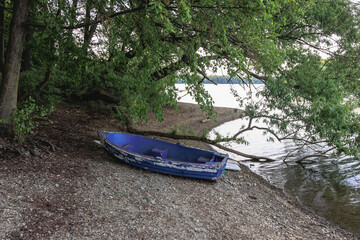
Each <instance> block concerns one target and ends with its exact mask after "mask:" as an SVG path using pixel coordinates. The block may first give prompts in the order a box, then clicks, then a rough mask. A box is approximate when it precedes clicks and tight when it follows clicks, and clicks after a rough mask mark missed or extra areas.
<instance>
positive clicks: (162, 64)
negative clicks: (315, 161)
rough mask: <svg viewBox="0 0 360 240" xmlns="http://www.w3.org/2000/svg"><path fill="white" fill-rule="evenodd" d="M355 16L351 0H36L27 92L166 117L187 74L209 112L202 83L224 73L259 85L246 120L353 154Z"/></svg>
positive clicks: (359, 126)
mask: <svg viewBox="0 0 360 240" xmlns="http://www.w3.org/2000/svg"><path fill="white" fill-rule="evenodd" d="M359 21H360V16H359V5H358V4H355V3H352V2H351V1H348V0H326V1H325V0H310V1H308V0H296V1H295V0H257V1H252V0H236V1H235V0H176V1H175V0H126V1H121V0H101V1H95V0H87V1H75V0H72V1H71V0H68V1H64V0H62V1H50V0H41V1H37V2H36V3H34V4H33V6H32V9H31V13H30V19H29V24H28V26H29V27H31V28H32V29H33V30H34V34H33V38H32V40H31V41H30V42H28V43H27V44H28V45H29V47H30V48H31V49H32V68H31V69H30V70H29V71H28V73H27V75H26V72H25V73H24V74H23V75H22V77H23V79H24V81H22V82H21V86H20V92H22V93H23V94H25V93H27V92H30V93H32V94H33V95H40V97H41V98H42V99H45V100H46V101H51V100H54V99H57V100H59V99H58V96H61V98H62V99H71V98H73V97H74V95H76V96H81V95H82V94H86V93H89V92H91V91H93V90H100V91H101V92H102V93H106V95H110V96H112V97H113V98H116V99H118V101H119V102H117V105H120V106H121V107H118V108H117V109H118V111H119V113H118V114H120V115H123V116H124V115H126V117H130V118H131V119H138V118H146V114H147V112H148V111H154V112H155V113H156V114H157V117H158V118H159V119H160V120H161V119H162V114H161V109H162V106H164V105H176V100H177V92H176V88H175V83H176V82H177V81H178V80H180V79H181V80H182V81H184V82H185V83H186V84H187V89H188V90H189V91H190V93H191V94H192V95H193V96H194V97H195V99H196V100H197V102H198V103H199V104H200V105H201V107H202V108H203V110H204V111H207V112H208V113H209V114H210V115H211V114H212V100H211V98H210V97H209V96H208V93H207V92H206V91H205V89H204V87H203V85H202V84H201V83H202V82H203V81H204V80H205V79H207V76H206V73H207V72H208V71H209V70H210V71H213V72H216V71H217V69H218V68H219V67H225V68H226V69H227V71H228V74H229V77H237V78H240V79H241V78H247V79H251V78H252V77H256V78H257V79H259V80H261V81H263V82H264V84H265V88H264V91H263V92H262V93H261V94H262V95H263V96H264V97H265V99H266V101H265V102H264V103H263V105H255V106H244V107H245V108H246V109H247V113H248V115H249V116H250V117H251V118H264V117H265V118H266V121H267V122H268V123H269V124H270V125H272V126H276V127H277V128H278V129H279V133H280V134H282V135H284V136H288V137H291V138H296V139H302V140H303V142H308V143H316V142H319V141H321V140H322V139H325V140H326V142H327V144H328V145H329V146H331V147H332V146H334V147H336V149H337V150H338V152H339V153H341V152H345V153H347V154H352V155H358V150H359V144H360V137H359V134H358V133H359V132H360V121H359V116H358V115H356V114H355V113H354V112H353V109H354V108H355V107H356V106H357V104H358V100H359V83H360V81H359V78H360V69H359V66H360V64H359V59H360V56H359V54H360V48H359V43H360V39H359V38H360V35H359ZM48 71H51V72H52V74H51V77H50V80H49V81H48V82H46V88H42V90H41V91H40V92H39V91H37V90H38V89H39V88H38V86H39V85H41V84H42V83H43V82H44V81H43V77H38V78H34V76H44V75H46V72H48ZM34 79H35V80H34ZM54 96H57V97H54ZM277 110H281V113H279V111H277ZM304 132H305V133H304Z"/></svg>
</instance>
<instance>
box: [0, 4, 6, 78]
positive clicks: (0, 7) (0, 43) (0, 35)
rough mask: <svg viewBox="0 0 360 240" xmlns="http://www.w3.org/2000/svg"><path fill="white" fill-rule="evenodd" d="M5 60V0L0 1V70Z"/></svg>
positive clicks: (2, 69) (2, 68) (2, 70)
mask: <svg viewBox="0 0 360 240" xmlns="http://www.w3.org/2000/svg"><path fill="white" fill-rule="evenodd" d="M4 62H5V0H1V2H0V71H1V73H3V72H4Z"/></svg>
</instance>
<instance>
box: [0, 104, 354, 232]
mask: <svg viewBox="0 0 360 240" xmlns="http://www.w3.org/2000/svg"><path fill="white" fill-rule="evenodd" d="M216 112H217V113H218V117H217V122H214V121H212V120H210V121H203V120H204V119H206V117H205V116H204V115H203V114H202V112H201V110H200V109H199V107H198V106H196V105H192V104H184V103H181V104H179V109H178V111H177V112H174V111H173V109H171V108H167V109H164V115H165V121H164V122H162V123H158V122H157V121H155V120H154V116H152V115H151V114H150V115H149V121H148V122H147V123H141V124H140V123H139V124H138V125H137V127H138V128H139V129H142V130H154V131H163V132H169V131H171V130H172V129H174V128H176V129H178V130H179V131H180V132H181V131H183V132H189V133H190V132H191V133H193V134H197V135H199V134H202V132H203V131H205V130H209V129H211V128H213V127H215V126H216V125H218V124H221V123H223V122H226V121H230V120H233V119H235V118H238V117H239V116H240V115H241V112H240V111H234V109H229V108H216ZM51 119H52V121H53V122H54V123H53V125H47V126H42V127H41V128H40V129H38V132H37V137H38V139H44V140H45V139H46V140H47V141H48V142H49V143H51V144H52V145H53V146H55V147H56V150H55V151H50V147H51V146H49V148H48V149H42V151H40V150H41V149H40V150H39V155H40V156H39V157H33V156H30V155H29V156H27V157H24V156H18V155H16V154H15V153H9V154H7V155H6V156H7V157H3V158H2V159H0V239H356V238H355V237H354V236H352V235H351V234H349V233H347V232H345V231H343V230H341V229H339V228H337V227H336V226H333V225H331V224H330V223H328V222H327V221H325V220H324V219H322V218H320V217H318V216H317V215H315V214H313V213H312V212H311V211H309V210H307V209H306V208H304V207H302V206H301V205H300V204H299V203H297V201H296V200H294V199H291V198H289V197H288V196H286V195H285V194H284V193H283V192H282V191H281V190H279V189H277V188H275V187H273V186H271V185H270V184H268V183H267V182H266V181H265V180H263V179H262V178H261V177H259V176H257V175H255V174H253V173H252V172H251V171H250V170H249V169H247V168H246V167H245V166H241V168H242V170H241V171H240V172H231V171H226V172H225V173H224V174H223V175H222V176H221V178H220V179H219V180H218V181H217V182H211V181H204V180H196V179H190V178H183V177H175V176H170V175H164V174H159V173H155V172H151V171H146V170H142V169H139V168H135V167H132V166H129V165H127V164H124V163H121V162H119V161H117V160H116V159H114V158H113V157H112V156H110V155H109V154H107V153H106V152H105V150H104V149H102V148H101V147H99V146H98V145H97V144H96V143H95V142H94V140H97V139H98V137H97V131H98V130H113V131H122V130H123V129H122V127H121V126H120V124H119V123H118V121H116V120H114V119H111V118H109V117H108V116H107V115H104V114H100V113H94V112H85V111H83V110H77V109H75V110H74V109H70V108H65V107H62V108H59V109H58V110H57V111H55V112H54V114H53V115H52V117H51ZM6 144H7V140H6V139H1V138H0V146H1V145H2V146H5V145H6ZM182 144H185V145H191V146H195V147H200V148H207V149H209V146H207V145H205V144H202V143H198V142H185V141H184V142H182ZM2 156H5V155H4V153H3V155H2Z"/></svg>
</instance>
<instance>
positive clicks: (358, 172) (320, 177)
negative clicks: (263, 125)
mask: <svg viewBox="0 0 360 240" xmlns="http://www.w3.org/2000/svg"><path fill="white" fill-rule="evenodd" d="M258 87H259V88H261V87H262V86H261V85H259V86H258ZM178 88H179V89H180V90H184V89H185V87H184V85H183V84H178ZM205 88H206V90H207V91H208V92H209V93H210V95H211V96H212V97H213V99H214V102H215V103H214V105H215V106H219V107H232V108H239V104H238V102H237V101H236V99H235V98H234V97H233V95H232V94H231V93H230V85H227V84H224V85H217V86H215V85H212V84H207V85H205ZM236 90H237V91H238V93H239V94H240V95H241V96H243V97H246V96H248V95H247V91H248V89H243V88H241V87H240V86H236ZM255 92H256V91H254V89H253V93H252V95H253V96H254V97H255ZM183 95H185V92H182V93H181V94H180V96H183ZM255 98H256V97H255ZM180 101H181V102H190V103H194V100H193V99H192V98H191V97H190V96H189V95H185V96H184V97H182V98H181V100H180ZM246 123H247V121H246V120H243V119H238V120H234V121H231V122H228V123H225V124H223V125H221V126H219V127H217V128H216V129H214V131H217V132H219V133H221V134H231V133H232V134H234V133H236V132H237V131H238V130H239V128H240V127H241V125H243V124H246ZM211 136H214V132H212V133H210V137H211ZM245 137H246V139H247V140H248V141H249V142H250V144H249V145H238V144H231V145H230V146H231V147H232V148H233V149H236V150H238V151H241V152H245V153H249V154H253V155H260V156H267V157H271V158H274V159H279V161H276V162H271V163H257V162H243V163H244V164H245V165H247V166H249V167H250V169H252V170H253V171H254V172H255V173H257V174H260V175H261V176H263V177H264V178H265V179H267V180H268V181H269V182H271V183H272V184H274V185H275V186H277V187H280V188H283V189H284V190H285V191H286V192H287V193H289V194H291V195H292V196H295V197H296V198H298V199H299V200H300V201H301V202H302V203H303V204H305V205H306V206H308V207H310V208H311V209H313V210H314V211H315V212H316V213H318V214H319V215H321V216H323V217H324V218H326V219H327V220H328V221H330V222H332V223H334V224H336V225H338V226H340V227H342V228H344V229H346V230H347V231H350V232H352V233H354V234H355V235H357V236H360V162H359V161H355V160H353V159H352V158H350V157H343V158H342V159H339V160H336V159H326V160H323V159H318V160H317V161H316V162H315V163H312V164H307V165H306V166H305V168H304V167H302V166H300V165H299V164H296V163H295V162H294V161H295V160H296V159H298V158H300V157H301V156H302V154H306V153H298V154H297V155H294V156H293V157H292V158H290V159H289V160H288V161H287V164H285V163H284V162H283V161H282V159H283V157H284V156H285V155H286V154H287V153H289V152H290V151H292V150H293V149H294V148H295V145H294V143H293V142H292V141H284V142H268V141H267V140H266V139H267V137H265V136H264V135H263V132H262V131H259V130H254V131H251V132H248V133H246V135H245ZM218 151H221V150H219V149H218ZM230 155H231V156H230V157H231V158H233V159H236V160H243V158H241V157H240V156H237V155H234V154H230Z"/></svg>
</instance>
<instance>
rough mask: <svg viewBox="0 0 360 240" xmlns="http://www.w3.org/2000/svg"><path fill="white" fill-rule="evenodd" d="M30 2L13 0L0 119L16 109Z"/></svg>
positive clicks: (0, 98) (27, 0) (1, 94)
mask: <svg viewBox="0 0 360 240" xmlns="http://www.w3.org/2000/svg"><path fill="white" fill-rule="evenodd" d="M30 2H31V0H14V9H13V16H12V19H11V24H10V36H9V43H8V47H7V50H6V61H5V67H4V74H3V81H2V82H1V86H0V119H9V118H10V114H11V112H12V111H13V110H14V109H15V108H16V104H17V95H18V86H19V74H20V66H21V54H22V51H23V47H24V41H25V35H26V29H25V22H26V19H27V15H28V11H29V5H30Z"/></svg>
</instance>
